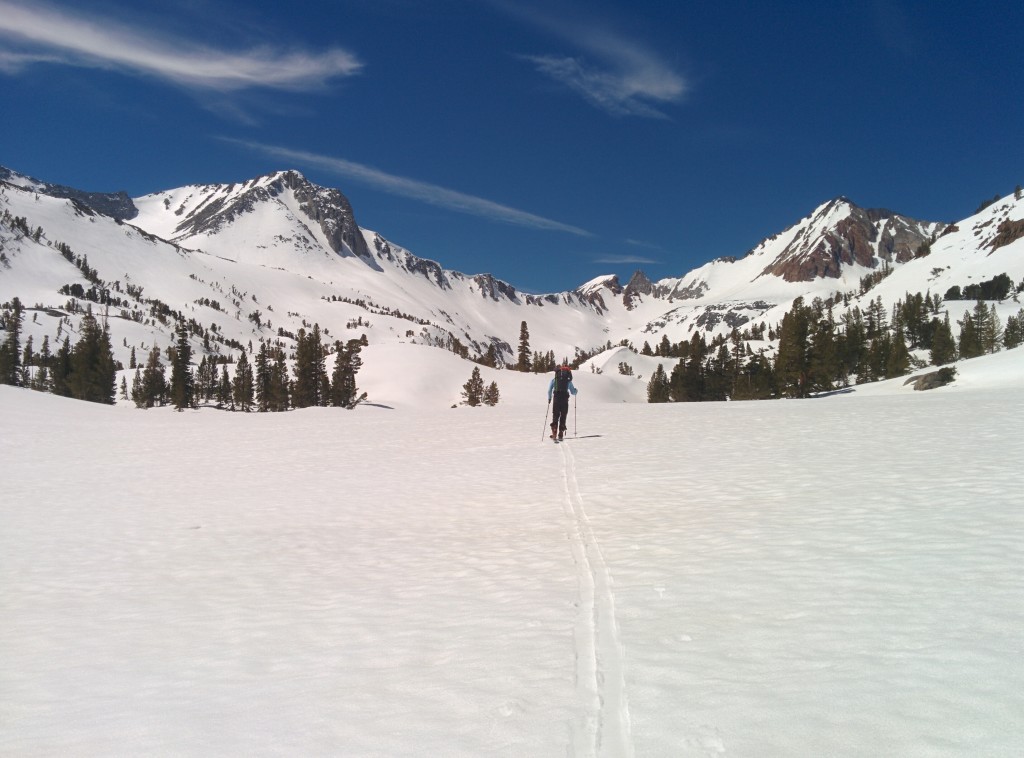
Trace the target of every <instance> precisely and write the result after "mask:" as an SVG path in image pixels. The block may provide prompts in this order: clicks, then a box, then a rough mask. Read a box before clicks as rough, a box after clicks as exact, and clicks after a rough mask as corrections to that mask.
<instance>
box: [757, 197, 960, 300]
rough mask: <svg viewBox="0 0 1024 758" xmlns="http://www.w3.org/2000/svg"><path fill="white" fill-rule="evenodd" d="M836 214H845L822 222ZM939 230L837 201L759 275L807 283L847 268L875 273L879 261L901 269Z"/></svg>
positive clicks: (937, 226) (833, 275) (821, 211)
mask: <svg viewBox="0 0 1024 758" xmlns="http://www.w3.org/2000/svg"><path fill="white" fill-rule="evenodd" d="M841 211H846V215H845V217H843V218H840V219H838V220H835V221H833V222H831V223H829V222H828V221H827V219H829V218H830V217H831V216H833V215H835V214H836V213H838V212H841ZM819 220H820V222H821V223H820V224H819V223H818V222H819ZM942 226H943V225H941V224H934V223H928V222H922V221H917V220H915V219H912V218H908V217H907V216H901V215H899V214H897V213H893V212H892V211H888V210H883V209H865V208H860V207H858V206H856V205H854V204H853V203H851V202H850V201H849V200H847V199H846V198H837V199H835V200H833V201H832V202H830V203H827V204H825V205H823V206H822V207H821V208H819V209H818V211H817V213H816V217H815V218H814V219H812V222H811V223H810V224H807V225H805V226H803V228H801V229H800V231H799V233H797V234H796V235H795V236H794V238H793V239H792V240H791V241H790V243H789V244H788V245H786V247H785V249H784V250H783V251H782V252H781V253H780V254H779V255H778V256H777V257H776V258H775V260H774V261H772V262H771V263H770V264H769V265H768V266H767V267H765V269H764V272H763V273H764V274H771V275H774V276H778V277H781V278H782V279H785V280H786V281H787V282H808V281H813V280H814V279H819V278H832V279H835V278H838V277H839V276H840V275H841V273H842V270H843V267H844V266H848V265H859V266H863V267H865V268H875V267H876V266H877V265H878V263H879V262H880V261H886V262H889V263H892V262H897V263H904V262H906V261H909V260H911V259H912V258H913V257H914V255H915V253H916V251H917V250H918V248H920V247H921V245H923V244H927V243H929V242H930V241H931V239H932V236H933V235H934V234H937V233H940V232H941V231H942Z"/></svg>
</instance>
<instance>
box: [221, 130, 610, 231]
mask: <svg viewBox="0 0 1024 758" xmlns="http://www.w3.org/2000/svg"><path fill="white" fill-rule="evenodd" d="M222 140H223V141H224V142H228V143H231V144H234V145H239V146H241V147H245V148H248V149H250V150H256V151H257V152H261V153H263V154H265V155H270V156H273V157H276V158H281V159H283V160H286V161H293V162H295V163H297V164H299V165H304V166H315V167H317V168H320V169H322V170H324V171H329V172H331V173H332V174H336V175H339V176H346V177H348V178H350V179H353V180H355V181H357V182H360V183H362V184H364V185H367V186H369V187H373V188H374V189H377V190H380V191H382V192H386V193H389V194H392V195H397V196H399V197H406V198H410V199H412V200H418V201H420V202H423V203H427V204H428V205H433V206H435V207H438V208H445V209H447V210H451V211H457V212H459V213H465V214H468V215H471V216H477V217H480V218H484V219H488V220H491V221H498V222H501V223H505V224H513V225H515V226H524V227H528V228H530V229H541V230H547V231H555V232H566V233H568V234H575V235H577V236H580V237H592V236H593V235H592V234H591V233H590V232H588V231H587V230H586V229H581V228H580V227H578V226H572V225H570V224H563V223H562V222H560V221H553V220H551V219H548V218H544V217H542V216H537V215H535V214H533V213H527V212H526V211H521V210H518V209H516V208H510V207H509V206H507V205H501V204H500V203H496V202H494V201H492V200H486V199H484V198H482V197H475V196H473V195H467V194H464V193H462V192H457V191H456V190H450V189H446V188H444V187H439V186H437V185H436V184H430V183H428V182H422V181H419V180H417V179H409V178H407V177H403V176H395V175H394V174H388V173H386V172H384V171H381V170H380V169H376V168H373V167H372V166H366V165H364V164H361V163H355V162H353V161H349V160H345V159H344V158H335V157H332V156H327V155H319V154H317V153H311V152H307V151H304V150H293V149H291V148H287V147H280V146H277V145H267V144H263V143H261V142H252V141H249V140H240V139H234V138H230V137H223V138H222Z"/></svg>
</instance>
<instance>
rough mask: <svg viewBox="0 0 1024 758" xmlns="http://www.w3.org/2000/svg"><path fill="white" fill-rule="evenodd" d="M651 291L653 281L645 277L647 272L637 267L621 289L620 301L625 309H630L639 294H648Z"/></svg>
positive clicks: (652, 289)
mask: <svg viewBox="0 0 1024 758" xmlns="http://www.w3.org/2000/svg"><path fill="white" fill-rule="evenodd" d="M653 291H654V282H652V281H651V280H650V279H648V278H647V274H645V273H644V272H643V271H640V270H639V269H638V270H637V271H635V272H634V273H633V276H631V277H630V279H629V282H628V283H627V284H626V286H625V288H624V289H623V290H622V302H623V304H624V305H625V306H626V310H632V309H633V308H634V306H635V303H636V301H637V300H638V299H639V298H640V296H641V295H650V294H651V293H652V292H653Z"/></svg>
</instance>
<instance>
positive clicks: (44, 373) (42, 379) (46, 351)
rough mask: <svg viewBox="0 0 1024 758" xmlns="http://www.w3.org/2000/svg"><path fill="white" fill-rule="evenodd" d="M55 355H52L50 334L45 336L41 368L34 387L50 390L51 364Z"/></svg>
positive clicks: (33, 382)
mask: <svg viewBox="0 0 1024 758" xmlns="http://www.w3.org/2000/svg"><path fill="white" fill-rule="evenodd" d="M52 362H53V356H52V355H50V335H48V334H47V335H45V336H44V337H43V348H42V350H40V351H39V370H38V371H37V372H36V375H35V378H33V380H32V389H35V390H39V391H40V392H49V391H50V384H51V382H50V364H51V363H52Z"/></svg>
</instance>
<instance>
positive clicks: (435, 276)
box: [373, 234, 452, 290]
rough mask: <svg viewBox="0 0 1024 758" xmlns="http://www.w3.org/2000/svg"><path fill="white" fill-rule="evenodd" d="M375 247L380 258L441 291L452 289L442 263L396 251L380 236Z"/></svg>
mask: <svg viewBox="0 0 1024 758" xmlns="http://www.w3.org/2000/svg"><path fill="white" fill-rule="evenodd" d="M373 245H374V247H375V248H376V249H377V257H378V258H380V259H382V260H386V261H389V262H391V263H396V264H398V265H399V266H401V267H402V268H404V269H405V270H406V271H408V272H409V273H411V274H417V275H419V276H422V277H423V278H424V279H427V280H428V281H430V282H432V283H433V284H435V285H437V287H439V288H440V289H443V290H450V289H451V288H452V284H451V282H450V281H448V277H447V276H446V275H445V270H444V268H443V267H442V266H441V264H440V263H438V262H436V261H432V260H428V259H427V258H419V257H417V256H415V255H413V254H412V253H410V252H408V251H406V250H401V251H395V249H394V248H392V247H391V245H390V244H389V243H388V241H387V240H385V239H384V238H383V237H381V236H380V235H379V234H378V235H377V236H376V237H374V239H373Z"/></svg>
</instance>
